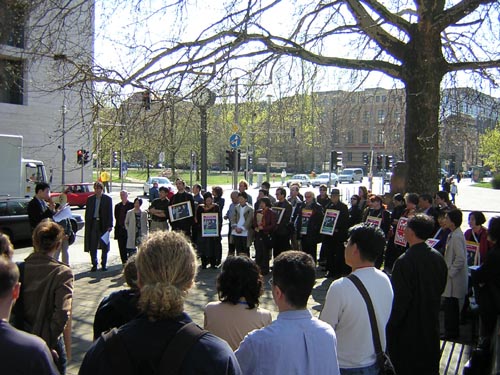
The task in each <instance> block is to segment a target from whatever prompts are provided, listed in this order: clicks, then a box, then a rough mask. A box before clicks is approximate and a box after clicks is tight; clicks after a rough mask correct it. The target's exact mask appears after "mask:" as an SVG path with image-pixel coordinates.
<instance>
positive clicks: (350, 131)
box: [347, 130, 354, 144]
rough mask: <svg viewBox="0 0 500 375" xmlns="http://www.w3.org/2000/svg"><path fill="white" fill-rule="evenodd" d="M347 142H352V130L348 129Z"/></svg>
mask: <svg viewBox="0 0 500 375" xmlns="http://www.w3.org/2000/svg"><path fill="white" fill-rule="evenodd" d="M347 143H350V144H352V143H354V131H353V130H349V131H348V132H347Z"/></svg>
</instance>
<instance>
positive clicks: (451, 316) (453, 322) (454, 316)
mask: <svg viewBox="0 0 500 375" xmlns="http://www.w3.org/2000/svg"><path fill="white" fill-rule="evenodd" d="M458 306H459V304H458V298H454V297H445V298H444V304H443V308H444V334H445V335H446V336H448V337H450V338H455V337H458V336H459V334H460V330H459V327H460V326H459V324H460V319H459V316H460V311H459V309H458Z"/></svg>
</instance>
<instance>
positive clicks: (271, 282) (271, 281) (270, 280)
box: [267, 277, 274, 288]
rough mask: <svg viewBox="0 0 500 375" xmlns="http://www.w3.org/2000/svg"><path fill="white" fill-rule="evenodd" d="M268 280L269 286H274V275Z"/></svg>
mask: <svg viewBox="0 0 500 375" xmlns="http://www.w3.org/2000/svg"><path fill="white" fill-rule="evenodd" d="M267 282H268V283H269V286H270V287H271V288H272V287H273V286H274V284H273V278H272V277H271V278H270V279H269V280H267Z"/></svg>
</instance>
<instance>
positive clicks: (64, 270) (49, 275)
mask: <svg viewBox="0 0 500 375" xmlns="http://www.w3.org/2000/svg"><path fill="white" fill-rule="evenodd" d="M63 238H64V230H63V229H62V227H61V226H60V225H59V224H57V223H54V222H53V221H49V220H44V221H42V222H41V223H40V224H38V225H37V226H36V227H35V229H34V231H33V235H32V240H33V248H34V252H33V253H31V254H30V255H29V256H28V257H27V258H26V259H25V261H24V266H23V265H21V267H23V268H24V270H23V272H22V274H23V275H22V281H21V285H22V286H21V290H22V305H23V320H24V324H23V325H24V327H17V328H22V329H23V330H25V331H27V332H30V333H33V334H35V335H37V336H39V337H41V338H42V339H44V340H45V342H46V343H47V346H48V347H49V348H50V349H52V350H53V351H55V352H56V353H57V358H56V359H55V362H56V365H57V367H58V369H59V371H60V372H61V374H64V373H65V372H66V363H67V360H68V358H70V355H71V310H72V301H73V282H74V281H73V272H72V271H71V268H69V266H68V265H66V264H64V263H62V262H59V261H57V260H56V259H55V258H54V255H55V253H56V252H57V250H58V249H59V248H60V247H61V244H62V241H63Z"/></svg>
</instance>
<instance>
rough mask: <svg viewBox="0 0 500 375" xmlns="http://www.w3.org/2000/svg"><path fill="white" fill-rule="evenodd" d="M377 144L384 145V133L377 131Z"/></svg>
mask: <svg viewBox="0 0 500 375" xmlns="http://www.w3.org/2000/svg"><path fill="white" fill-rule="evenodd" d="M377 143H379V144H382V143H384V131H383V130H379V131H377Z"/></svg>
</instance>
